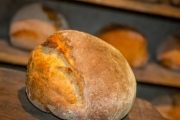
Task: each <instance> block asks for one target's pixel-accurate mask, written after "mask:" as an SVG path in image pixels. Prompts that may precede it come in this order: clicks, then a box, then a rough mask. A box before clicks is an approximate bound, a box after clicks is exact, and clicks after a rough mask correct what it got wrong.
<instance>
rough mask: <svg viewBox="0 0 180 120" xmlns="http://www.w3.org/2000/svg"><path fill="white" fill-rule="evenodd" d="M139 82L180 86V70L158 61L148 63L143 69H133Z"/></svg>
mask: <svg viewBox="0 0 180 120" xmlns="http://www.w3.org/2000/svg"><path fill="white" fill-rule="evenodd" d="M133 72H134V74H135V77H136V79H137V81H138V82H144V83H151V84H157V85H165V86H172V87H180V72H179V71H173V70H170V69H168V68H164V67H163V66H161V65H159V64H157V63H148V64H147V66H146V67H145V68H143V69H133Z"/></svg>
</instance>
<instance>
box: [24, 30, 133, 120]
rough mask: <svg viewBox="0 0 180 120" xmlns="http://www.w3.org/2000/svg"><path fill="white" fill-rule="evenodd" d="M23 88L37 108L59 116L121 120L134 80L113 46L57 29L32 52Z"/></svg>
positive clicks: (129, 102) (70, 119)
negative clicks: (24, 87) (57, 30)
mask: <svg viewBox="0 0 180 120" xmlns="http://www.w3.org/2000/svg"><path fill="white" fill-rule="evenodd" d="M26 93H27V96H28V98H29V100H30V101H31V102H32V104H34V105H35V106H36V107H37V108H39V109H40V110H42V111H45V112H50V113H52V114H54V115H56V116H58V117H59V118H61V119H67V120H120V119H121V118H123V117H124V116H125V115H127V113H128V112H129V111H130V109H131V107H132V105H133V103H134V100H135V97H136V80H135V77H134V74H133V72H132V70H131V68H130V66H129V64H128V63H127V61H126V60H125V58H124V57H123V56H122V54H121V53H120V52H119V51H118V50H117V49H116V48H114V47H113V46H111V45H110V44H108V43H106V42H104V41H102V40H100V39H99V38H97V37H94V36H92V35H90V34H87V33H84V32H79V31H75V30H62V31H59V32H57V33H55V34H53V35H52V36H50V37H49V38H48V39H47V40H46V41H45V42H44V43H42V44H41V45H39V46H38V47H36V48H35V49H34V50H33V51H32V53H31V57H30V59H29V63H28V66H27V79H26Z"/></svg>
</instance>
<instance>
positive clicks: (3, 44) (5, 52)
mask: <svg viewBox="0 0 180 120" xmlns="http://www.w3.org/2000/svg"><path fill="white" fill-rule="evenodd" d="M29 55H30V52H27V51H23V50H21V49H17V48H15V47H13V46H12V45H10V43H9V42H8V41H7V40H0V61H2V62H6V63H11V64H18V65H27V63H28V59H29Z"/></svg>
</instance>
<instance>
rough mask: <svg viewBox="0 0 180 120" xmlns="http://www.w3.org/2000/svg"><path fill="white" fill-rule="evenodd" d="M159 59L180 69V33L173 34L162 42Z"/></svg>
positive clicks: (158, 54)
mask: <svg viewBox="0 0 180 120" xmlns="http://www.w3.org/2000/svg"><path fill="white" fill-rule="evenodd" d="M157 60H158V61H159V63H161V64H162V65H164V66H166V67H168V68H171V69H174V70H180V34H174V35H171V36H169V37H168V38H167V39H166V40H164V41H163V42H162V43H161V44H160V46H159V48H158V51H157Z"/></svg>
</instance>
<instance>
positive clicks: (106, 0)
mask: <svg viewBox="0 0 180 120" xmlns="http://www.w3.org/2000/svg"><path fill="white" fill-rule="evenodd" d="M77 1H81V2H85V3H92V4H97V5H103V6H109V7H114V8H121V9H125V10H132V11H137V12H142V13H149V14H155V15H161V16H166V17H171V18H178V19H180V8H178V7H173V6H171V5H167V4H155V3H154V4H153V3H147V2H142V1H141V2H140V1H135V0H77Z"/></svg>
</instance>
